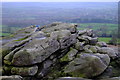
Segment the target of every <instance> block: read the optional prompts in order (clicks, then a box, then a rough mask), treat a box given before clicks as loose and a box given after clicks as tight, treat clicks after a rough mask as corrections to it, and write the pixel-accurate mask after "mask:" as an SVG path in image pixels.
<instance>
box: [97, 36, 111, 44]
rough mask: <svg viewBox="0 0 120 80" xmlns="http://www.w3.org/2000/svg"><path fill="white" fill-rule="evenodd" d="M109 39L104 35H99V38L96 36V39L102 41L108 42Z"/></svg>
mask: <svg viewBox="0 0 120 80" xmlns="http://www.w3.org/2000/svg"><path fill="white" fill-rule="evenodd" d="M110 40H111V38H110V37H108V38H105V37H99V38H98V41H104V42H106V43H109V41H110Z"/></svg>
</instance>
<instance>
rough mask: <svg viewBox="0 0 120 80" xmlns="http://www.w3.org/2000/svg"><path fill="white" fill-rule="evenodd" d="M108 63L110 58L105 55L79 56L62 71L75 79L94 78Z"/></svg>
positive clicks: (84, 54)
mask: <svg viewBox="0 0 120 80" xmlns="http://www.w3.org/2000/svg"><path fill="white" fill-rule="evenodd" d="M109 63H110V58H109V56H108V55H107V54H95V55H93V54H86V53H83V54H79V55H78V58H76V59H74V60H73V61H72V62H70V63H69V65H67V66H66V67H65V69H64V71H65V73H68V74H70V75H72V76H75V77H86V78H90V77H94V76H98V75H100V74H101V73H102V72H104V70H105V69H106V68H107V66H108V65H109Z"/></svg>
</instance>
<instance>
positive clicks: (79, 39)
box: [0, 22, 120, 80]
mask: <svg viewBox="0 0 120 80" xmlns="http://www.w3.org/2000/svg"><path fill="white" fill-rule="evenodd" d="M34 28H35V27H34V26H31V27H27V28H24V29H22V30H19V31H18V32H17V33H16V34H14V38H15V39H13V38H10V40H9V41H10V42H8V43H3V44H4V45H3V46H2V49H0V52H1V54H3V55H2V57H1V58H2V63H3V67H0V72H2V73H3V76H4V78H5V79H6V78H7V80H8V79H9V80H21V78H18V77H17V79H16V78H14V77H13V76H8V75H20V76H22V77H23V80H24V79H25V80H30V79H31V80H49V79H52V80H55V79H58V80H59V79H60V80H64V79H65V80H66V79H67V80H92V79H84V78H83V77H86V78H92V77H94V78H96V76H100V75H101V74H102V73H104V71H105V70H106V68H107V67H108V66H109V63H110V58H111V60H113V59H114V60H116V61H115V62H114V61H113V63H110V65H111V66H113V64H114V63H116V64H119V63H120V61H119V55H118V54H117V52H114V50H113V49H111V48H108V47H107V44H106V43H105V42H99V41H98V37H95V35H94V33H93V30H92V29H86V30H81V31H78V30H77V25H76V24H71V23H59V22H55V23H52V24H49V25H46V26H43V27H40V31H36V32H35V31H34ZM21 33H22V34H21ZM109 57H110V58H109ZM115 70H116V69H115ZM117 73H118V71H117V72H116V74H117ZM116 74H115V75H116ZM6 75H7V76H6ZM115 75H113V76H115ZM117 76H120V75H118V74H117ZM59 77H64V78H59ZM65 77H66V78H65ZM68 77H69V79H68ZM75 77H76V78H75ZM77 77H78V78H77ZM80 77H82V78H80ZM105 78H106V77H105ZM100 79H101V78H100ZM102 79H103V78H102Z"/></svg>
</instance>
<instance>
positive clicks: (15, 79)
mask: <svg viewBox="0 0 120 80" xmlns="http://www.w3.org/2000/svg"><path fill="white" fill-rule="evenodd" d="M0 80H23V78H22V77H21V76H19V75H12V76H0Z"/></svg>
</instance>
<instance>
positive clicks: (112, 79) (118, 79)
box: [100, 77, 120, 80]
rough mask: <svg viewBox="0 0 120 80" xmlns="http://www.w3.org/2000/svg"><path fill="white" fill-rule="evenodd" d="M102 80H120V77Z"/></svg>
mask: <svg viewBox="0 0 120 80" xmlns="http://www.w3.org/2000/svg"><path fill="white" fill-rule="evenodd" d="M100 80H120V77H113V78H106V79H100Z"/></svg>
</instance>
